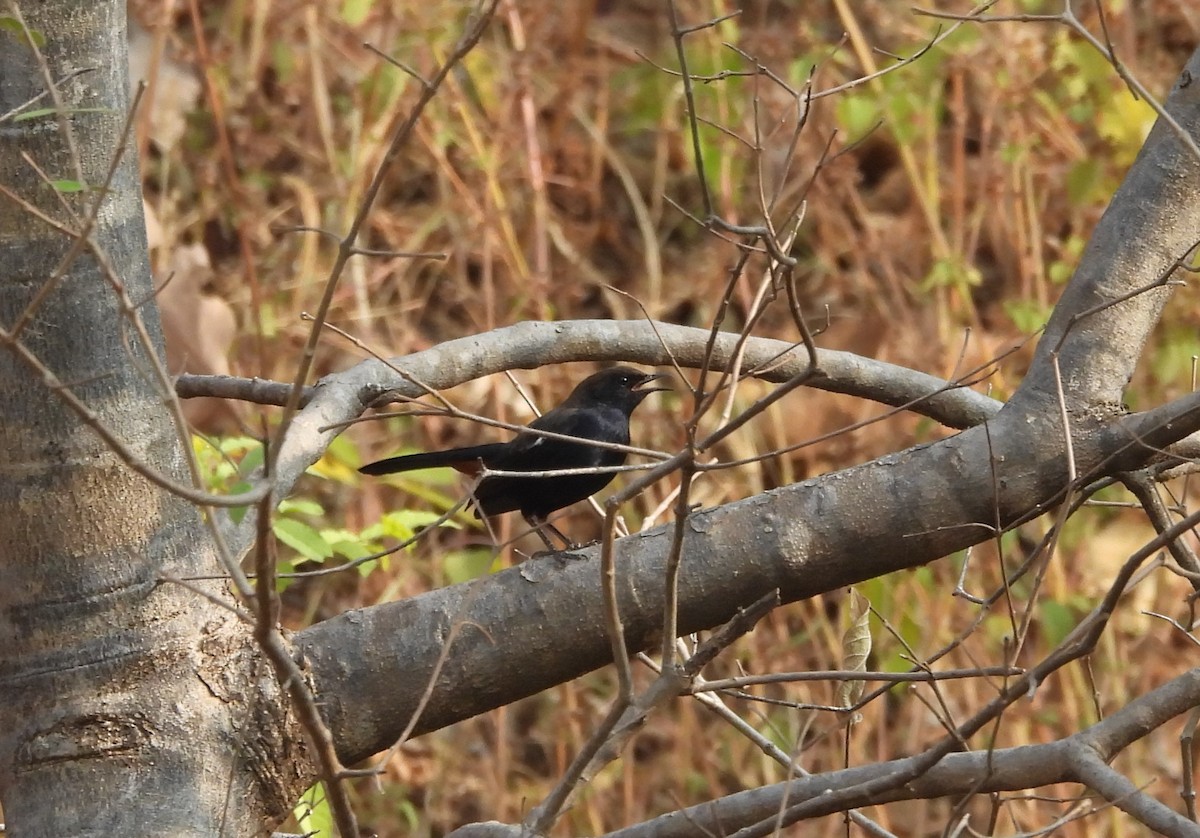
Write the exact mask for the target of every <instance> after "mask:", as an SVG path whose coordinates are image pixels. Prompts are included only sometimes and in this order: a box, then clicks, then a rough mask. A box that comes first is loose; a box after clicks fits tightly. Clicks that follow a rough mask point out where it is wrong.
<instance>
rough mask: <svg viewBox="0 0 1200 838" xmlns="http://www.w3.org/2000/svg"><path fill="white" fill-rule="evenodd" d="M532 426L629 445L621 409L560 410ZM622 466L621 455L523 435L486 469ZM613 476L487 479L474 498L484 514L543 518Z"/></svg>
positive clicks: (606, 483) (592, 493) (587, 493)
mask: <svg viewBox="0 0 1200 838" xmlns="http://www.w3.org/2000/svg"><path fill="white" fill-rule="evenodd" d="M530 427H531V428H535V429H537V430H544V431H552V432H554V433H558V434H564V435H567V436H574V437H580V438H581V439H593V440H598V441H602V442H615V443H619V444H628V442H629V420H628V418H627V417H626V416H625V415H624V414H623V413H622V412H621V411H620V410H612V409H607V408H604V407H600V406H596V405H592V406H590V407H582V408H574V407H565V408H564V407H559V408H556V409H555V410H552V411H550V412H549V413H547V414H546V415H545V416H542V417H541V418H539V419H537V420H536V421H534V422H533V423H531V424H530ZM623 462H625V455H624V454H623V453H621V452H620V451H614V450H612V449H610V448H601V447H597V446H594V445H588V444H587V443H586V442H570V441H568V440H563V439H555V438H551V437H545V436H540V435H537V434H532V433H529V432H528V431H523V432H522V433H521V434H520V435H518V436H517V438H516V439H514V440H513V441H512V442H510V443H508V446H507V447H506V449H505V450H504V451H503V452H502V453H501V454H500V455H499V456H497V457H496V459H495V460H494V461H492V462H489V463H488V466H489V468H493V469H498V470H501V471H558V470H560V469H576V468H596V467H601V466H616V465H620V464H621V463H623ZM613 477H614V474H613V473H611V472H610V473H607V474H604V473H600V474H563V475H558V476H554V477H516V476H494V477H487V478H485V479H484V480H483V482H482V483H480V484H479V486H477V487H476V489H475V500H476V505H477V507H478V509H480V510H481V511H482V512H483V514H485V515H498V514H500V513H501V512H511V511H513V510H520V512H521V513H522V514H523V515H526V516H527V517H528V516H533V517H535V518H544V517H545V516H546V515H548V514H549V513H551V512H553V511H554V510H556V509H561V508H562V507H564V506H570V505H571V504H573V503H578V502H579V501H581V500H583V499H584V498H587V497H590V496H591V495H594V494H595V493H596V492H598V491H600V490H601V489H603V488H604V487H605V486H607V485H608V484H609V483H610V482H611V481H612V479H613Z"/></svg>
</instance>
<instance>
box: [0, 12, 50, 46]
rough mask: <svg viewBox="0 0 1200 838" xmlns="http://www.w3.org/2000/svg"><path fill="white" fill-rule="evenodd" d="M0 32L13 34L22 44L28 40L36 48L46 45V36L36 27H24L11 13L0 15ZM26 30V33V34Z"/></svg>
mask: <svg viewBox="0 0 1200 838" xmlns="http://www.w3.org/2000/svg"><path fill="white" fill-rule="evenodd" d="M0 32H7V33H9V34H10V35H14V36H16V38H17V41H18V42H20V43H22V44H28V43H29V42H30V41H32V42H33V45H34V46H35V47H37V48H38V49H44V48H45V46H46V36H45V35H43V34H42V33H41V32H39V31H38V30H36V29H26V28H25V27H24V26H23V25H22V24H21V21H19V20H17V19H16V18H15V17H12V16H11V15H0ZM26 32H28V35H26Z"/></svg>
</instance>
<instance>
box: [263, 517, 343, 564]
mask: <svg viewBox="0 0 1200 838" xmlns="http://www.w3.org/2000/svg"><path fill="white" fill-rule="evenodd" d="M271 529H272V530H273V531H274V533H275V537H276V538H278V539H279V540H280V541H282V542H283V543H284V544H286V545H287V546H288V547H291V548H292V549H293V550H295V551H296V552H297V553H299V554H300V555H301V556H303V557H304V558H306V559H308V560H309V561H313V562H323V561H325V560H326V559H328V558H330V557H331V556H333V549H332V548H331V547H330V546H329V544H328V543H326V541H325V539H323V538H321V534H320V533H319V532H317V531H316V530H315V529H313V528H312V527H310V526H309V525H308V524H306V523H304V522H303V521H297V520H296V519H295V518H276V519H275V521H274V522H273V523H272V525H271Z"/></svg>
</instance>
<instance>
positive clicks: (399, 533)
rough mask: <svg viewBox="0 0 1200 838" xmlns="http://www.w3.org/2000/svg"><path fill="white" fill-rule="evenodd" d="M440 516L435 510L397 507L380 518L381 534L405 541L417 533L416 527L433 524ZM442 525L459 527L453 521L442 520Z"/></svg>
mask: <svg viewBox="0 0 1200 838" xmlns="http://www.w3.org/2000/svg"><path fill="white" fill-rule="evenodd" d="M441 517H442V516H441V515H439V514H437V513H436V512H427V511H424V510H419V509H397V510H396V511H395V512H389V513H387V514H386V515H384V516H383V518H382V519H381V520H380V523H381V524H382V525H383V532H382V535H386V536H390V537H392V538H394V539H396V540H398V541H407V540H408V539H410V538H412V537H413V536H414V535H416V534H417V530H418V529H420V528H422V527H430V526H433V524H434V523H435V522H436V521H437V520H438V519H439V518H441ZM442 526H444V527H453V528H455V529H461V527H460V526H459V525H458V524H457V523H455V522H454V521H443V522H442Z"/></svg>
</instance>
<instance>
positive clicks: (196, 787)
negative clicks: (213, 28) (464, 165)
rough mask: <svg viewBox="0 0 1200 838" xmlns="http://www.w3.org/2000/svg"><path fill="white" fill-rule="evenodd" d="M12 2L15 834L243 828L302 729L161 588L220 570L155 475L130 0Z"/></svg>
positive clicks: (176, 451)
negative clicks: (132, 126) (129, 55)
mask: <svg viewBox="0 0 1200 838" xmlns="http://www.w3.org/2000/svg"><path fill="white" fill-rule="evenodd" d="M22 16H23V25H24V26H25V27H27V29H26V33H27V34H25V35H22V34H21V32H20V30H19V28H18V27H17V26H13V27H10V28H8V29H5V30H0V114H9V116H7V117H4V118H0V190H2V191H0V266H2V267H0V330H2V331H0V347H2V348H3V350H4V351H3V352H0V427H3V439H4V444H3V445H0V475H2V478H0V544H3V550H2V551H0V695H2V696H3V700H0V795H2V799H3V804H4V814H5V817H6V820H7V827H8V834H9V835H13V836H20V835H38V836H40V835H55V836H59V835H104V836H111V835H122V836H135V835H156V836H163V835H206V836H211V835H247V834H253V833H255V832H257V831H261V830H262V829H263V828H264V827H265V826H266V825H268V824H269V823H270V822H271V821H274V820H275V819H277V818H278V817H281V816H282V815H283V814H285V813H286V812H287V810H288V807H289V806H290V805H291V803H292V802H293V801H294V800H295V797H296V795H297V794H298V792H299V791H300V790H301V789H300V785H299V784H300V783H302V782H304V781H305V778H301V777H300V776H299V774H300V773H301V771H299V770H298V769H297V768H296V766H297V765H300V764H302V763H301V762H300V761H299V757H300V756H301V754H298V753H297V752H296V749H295V748H294V747H291V745H290V744H289V743H298V742H300V741H301V740H300V738H299V737H296V736H294V734H295V728H294V727H288V726H285V725H284V724H282V723H281V719H280V715H281V713H282V712H283V711H281V710H279V707H280V706H281V705H284V704H286V702H282V701H280V699H279V690H278V688H277V684H276V680H275V678H274V676H273V674H272V671H271V669H270V667H269V666H268V665H267V664H266V663H265V661H264V660H263V658H262V656H261V653H260V652H259V651H258V649H257V647H256V646H255V644H254V642H253V639H252V636H251V633H250V631H249V628H248V626H246V625H245V624H244V623H241V622H239V621H238V620H237V619H236V617H235V616H234V615H233V613H232V612H231V611H230V610H229V609H227V608H224V607H222V606H221V605H218V604H216V603H215V602H213V601H210V600H209V599H206V598H205V597H203V596H200V595H198V594H197V593H196V592H195V590H192V589H189V588H188V587H185V586H182V585H180V584H178V583H174V582H164V579H170V578H179V577H188V576H203V575H212V574H214V573H216V572H217V571H218V568H219V565H218V561H217V557H216V553H215V551H214V548H213V540H212V539H211V537H210V536H209V534H208V531H207V528H206V524H205V521H204V517H203V516H202V514H201V513H200V512H199V511H198V510H197V509H195V508H194V507H193V505H192V504H191V503H190V502H188V501H186V500H184V499H182V498H180V497H178V496H177V495H175V494H173V493H171V492H170V491H167V490H166V489H165V488H163V487H162V486H161V485H158V484H156V483H155V482H152V481H151V480H149V479H147V478H146V477H145V476H143V475H144V474H145V473H148V472H153V473H156V474H157V475H159V476H161V477H163V478H166V479H167V480H169V481H174V482H177V483H182V484H189V483H190V477H189V470H188V466H187V460H186V449H185V448H184V447H183V446H184V444H185V443H184V442H183V440H186V439H187V437H186V436H184V435H182V434H180V432H179V430H178V429H177V428H176V426H175V424H174V422H173V421H172V416H171V413H170V411H169V410H168V408H167V407H166V402H165V400H164V395H163V394H164V389H163V388H164V385H165V382H164V381H163V380H160V377H159V376H158V375H157V374H156V371H155V364H156V362H157V360H156V359H158V358H161V357H162V351H161V344H162V341H161V335H160V325H159V319H158V313H157V310H156V308H155V306H154V304H153V302H152V296H151V295H152V285H151V281H150V270H149V262H148V257H147V251H146V235H145V222H144V219H143V216H142V205H141V192H140V186H139V176H138V169H137V161H136V156H135V151H134V147H133V145H132V144H130V143H128V142H124V141H123V139H122V137H123V133H124V130H125V125H126V122H127V120H128V119H129V97H128V95H127V93H128V89H129V86H128V81H127V76H128V71H127V61H126V42H125V4H124V2H116V1H115V0H106V2H86V3H85V2H45V3H28V4H23V5H21V6H19V7H17V12H16V13H14V16H13V17H12V18H10V20H16V21H21V20H22ZM51 81H52V82H53V84H54V85H56V87H57V89H56V91H53V92H52V91H51V90H50V89H49V86H50V83H51ZM14 111H16V112H17V113H16V114H14V113H13V112H14ZM114 158H118V159H117V162H116V164H115V166H114V163H113V161H114ZM110 168H111V180H110V181H109V183H108V185H107V187H105V185H104V184H105V182H106V179H108V178H109V174H110ZM97 205H98V206H97ZM93 219H94V222H93ZM89 227H90V232H84V234H83V235H82V236H81V235H80V233H81V231H87V230H88V228H89ZM72 402H76V405H75V407H72V404H71V403H72ZM80 407H82V408H83V409H82V410H81V409H79V408H80ZM101 429H105V430H106V432H107V433H108V434H111V436H112V437H115V439H116V440H117V441H118V442H119V443H120V445H121V446H123V447H124V449H125V451H124V455H123V456H119V455H118V453H116V452H115V451H114V447H113V446H112V445H111V444H109V442H107V441H106V440H105V439H103V438H102V434H101V433H99V431H100V430H101ZM123 460H131V461H133V462H136V463H138V464H139V469H140V471H139V470H135V469H134V468H131V467H130V466H129V465H128V464H127V463H126V462H124V461H123ZM194 585H196V586H200V587H201V588H202V589H203V590H204V592H205V593H206V594H208V595H209V596H211V597H214V598H219V599H226V600H228V595H227V594H226V592H225V591H224V586H222V585H220V584H217V583H213V582H197V583H194ZM285 731H286V732H288V733H285ZM286 755H291V757H292V759H288V758H286ZM308 776H309V777H311V774H310V775H308Z"/></svg>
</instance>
